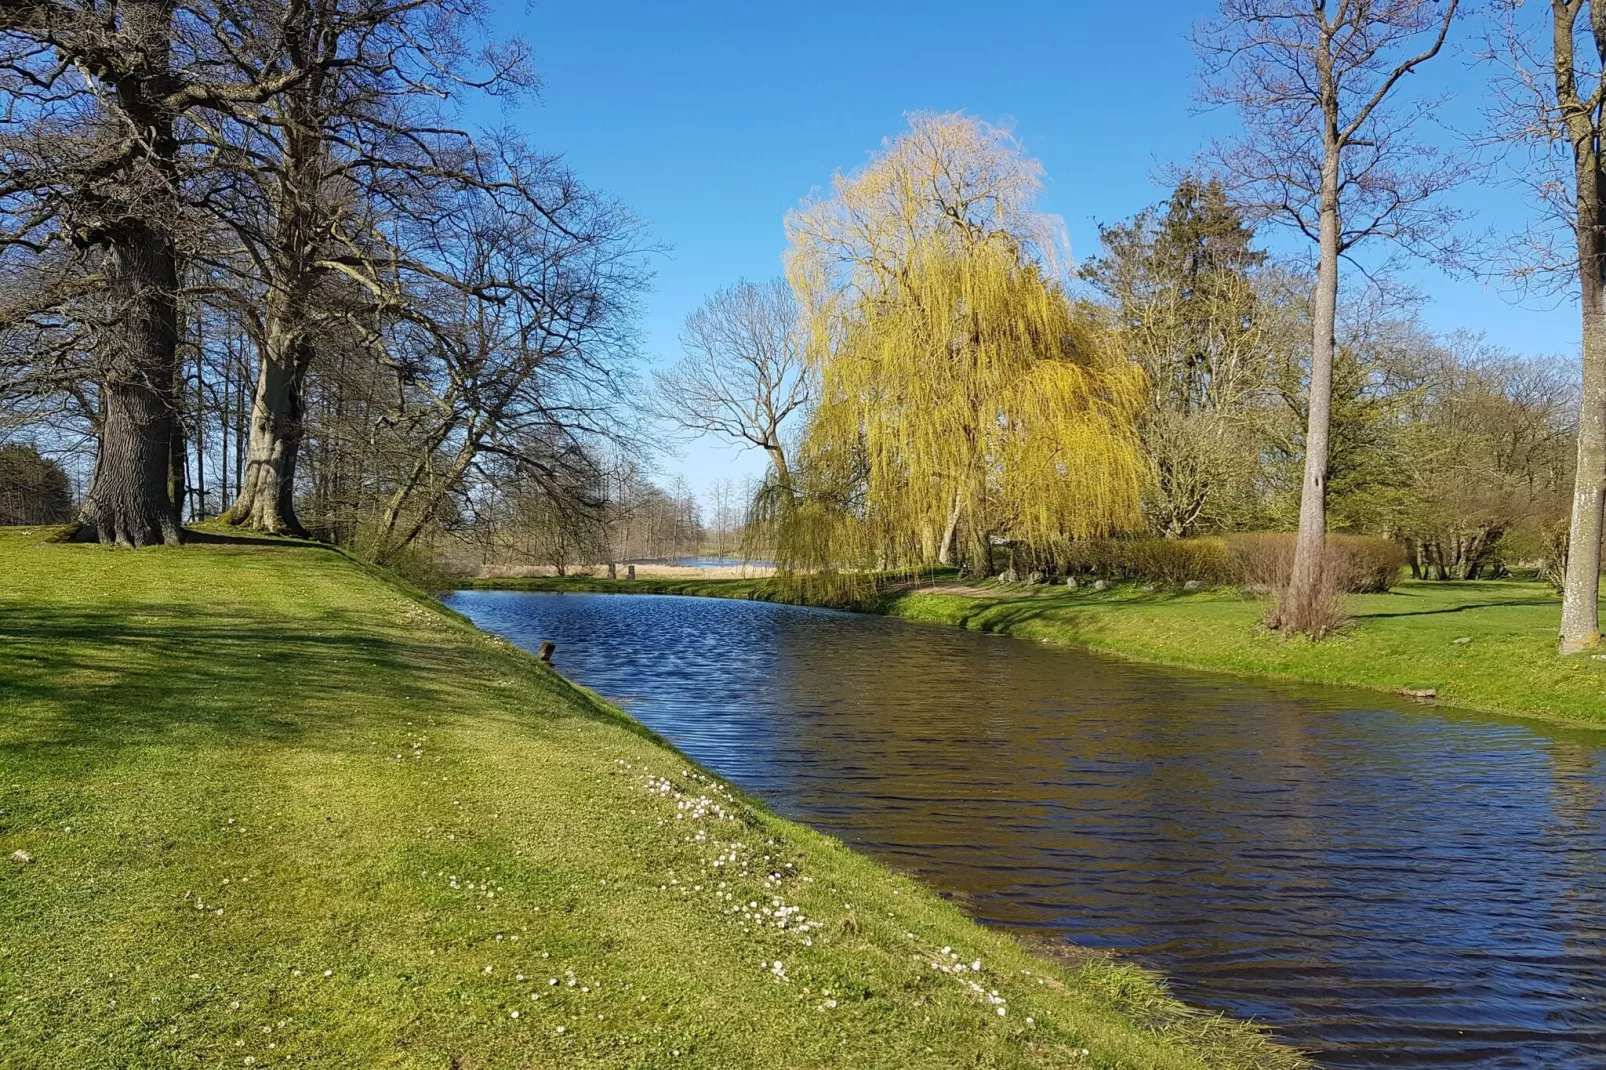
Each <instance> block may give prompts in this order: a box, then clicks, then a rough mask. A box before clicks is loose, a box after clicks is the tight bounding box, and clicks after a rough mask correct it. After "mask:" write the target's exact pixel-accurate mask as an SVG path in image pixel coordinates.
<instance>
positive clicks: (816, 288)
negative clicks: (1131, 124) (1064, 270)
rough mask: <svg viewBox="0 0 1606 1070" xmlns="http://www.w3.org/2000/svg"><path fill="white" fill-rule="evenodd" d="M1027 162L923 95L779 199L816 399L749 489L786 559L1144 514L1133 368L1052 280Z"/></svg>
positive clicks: (953, 552)
mask: <svg viewBox="0 0 1606 1070" xmlns="http://www.w3.org/2000/svg"><path fill="white" fill-rule="evenodd" d="M1040 187H1041V169H1040V167H1039V165H1038V164H1037V163H1036V161H1034V160H1031V159H1030V158H1029V157H1027V156H1025V154H1024V153H1023V152H1022V151H1021V149H1020V146H1019V144H1018V143H1017V142H1016V141H1015V140H1014V138H1013V137H1011V136H1010V134H1009V132H1008V131H1007V130H1003V129H1000V128H998V127H994V126H990V125H988V124H986V123H982V122H980V121H978V120H975V119H972V118H970V117H967V116H964V115H955V114H950V115H916V116H914V117H912V119H911V123H910V130H909V131H908V132H907V133H906V134H904V135H902V136H901V137H899V138H897V139H895V140H893V141H890V142H888V143H887V144H886V145H885V146H884V148H883V150H882V152H881V153H879V154H878V155H877V156H875V157H874V158H873V159H872V160H871V161H870V163H869V164H868V165H867V166H866V167H865V168H864V169H863V170H862V171H860V172H859V173H857V174H856V175H853V176H846V177H844V176H838V178H837V180H836V182H835V185H834V187H833V191H832V196H831V197H830V198H829V199H819V200H814V201H811V202H808V203H806V204H805V205H804V206H803V208H801V209H800V210H799V211H797V212H795V213H793V214H792V215H791V216H790V217H788V220H787V228H788V232H789V237H790V241H791V247H790V251H789V257H788V276H789V278H790V279H791V282H792V285H793V288H794V290H795V291H796V293H797V296H798V300H799V305H800V307H801V308H802V310H803V313H804V325H805V329H806V332H807V339H806V353H807V358H808V362H809V366H810V369H811V371H812V373H813V374H814V376H815V377H816V379H817V382H818V401H817V402H816V405H815V408H814V410H813V412H812V414H811V417H810V420H809V423H808V426H807V428H806V430H805V433H804V437H803V441H802V443H801V450H800V452H799V461H800V464H799V471H798V473H797V474H796V476H795V478H794V480H793V486H791V487H790V488H779V487H776V488H771V489H770V491H769V492H768V494H767V496H766V497H765V498H764V499H762V501H761V504H762V506H763V512H764V513H765V515H766V516H767V517H768V518H769V519H770V520H771V521H772V524H773V530H774V533H775V539H776V545H777V551H778V557H779V560H780V563H781V564H782V566H783V568H785V569H786V570H788V571H791V572H802V573H822V572H823V573H827V574H840V572H841V570H844V569H846V570H848V573H849V574H850V575H851V574H853V573H855V572H862V571H863V570H865V569H870V568H877V569H887V568H899V567H905V566H911V565H919V564H926V563H930V562H933V561H940V562H944V563H949V562H952V561H955V560H957V559H958V558H959V557H961V556H962V557H963V560H964V562H965V564H966V565H967V567H969V568H970V569H971V570H972V571H974V572H977V573H981V574H985V573H986V572H988V571H990V570H991V554H990V545H991V541H992V539H993V538H994V537H1001V538H1004V539H1007V540H1010V541H1012V542H1019V543H1024V544H1027V545H1029V546H1031V547H1033V548H1034V549H1039V550H1046V549H1048V548H1049V547H1050V546H1052V545H1053V544H1054V543H1055V542H1056V541H1058V540H1063V539H1068V538H1076V537H1084V536H1091V535H1099V534H1106V533H1108V532H1110V531H1112V530H1115V529H1121V528H1126V527H1129V526H1131V525H1133V524H1134V523H1135V522H1137V520H1138V519H1139V493H1140V490H1141V488H1142V485H1143V482H1144V479H1145V477H1146V462H1145V461H1144V459H1143V456H1142V454H1141V451H1140V450H1139V448H1138V444H1137V438H1136V435H1135V433H1134V430H1133V423H1134V418H1135V415H1136V414H1137V412H1138V411H1139V410H1140V409H1141V407H1142V405H1143V404H1144V398H1145V381H1144V378H1143V373H1142V372H1141V370H1139V369H1138V368H1137V367H1136V366H1134V365H1132V364H1131V363H1129V362H1127V361H1126V360H1124V359H1123V358H1122V357H1121V356H1120V355H1119V353H1118V352H1117V351H1116V350H1115V348H1114V347H1113V346H1112V344H1111V337H1112V336H1111V335H1110V333H1109V331H1108V330H1107V329H1106V328H1105V327H1103V326H1102V325H1101V323H1100V322H1099V321H1098V319H1097V318H1096V317H1095V315H1094V314H1093V313H1091V312H1090V311H1088V310H1087V309H1085V308H1083V307H1080V306H1078V305H1077V304H1075V303H1073V302H1072V301H1071V300H1070V299H1069V298H1068V296H1067V295H1066V293H1065V292H1064V290H1063V288H1062V287H1061V285H1060V284H1059V282H1058V281H1057V257H1056V255H1055V254H1056V250H1057V248H1058V247H1059V244H1060V243H1059V240H1058V224H1057V221H1055V220H1053V219H1052V218H1051V217H1048V216H1045V215H1041V214H1039V213H1037V212H1036V211H1035V210H1034V208H1033V204H1034V202H1035V200H1036V197H1037V195H1038V192H1039V191H1040Z"/></svg>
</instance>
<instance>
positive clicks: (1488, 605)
mask: <svg viewBox="0 0 1606 1070" xmlns="http://www.w3.org/2000/svg"><path fill="white" fill-rule="evenodd" d="M1560 605H1561V599H1559V598H1513V599H1504V600H1502V601H1498V602H1466V603H1463V604H1461V605H1458V606H1443V607H1441V608H1439V609H1402V610H1399V611H1398V612H1393V613H1351V614H1350V616H1352V617H1354V618H1355V619H1356V620H1363V619H1364V620H1384V619H1387V618H1389V617H1436V616H1443V615H1444V614H1446V613H1475V612H1477V611H1478V610H1480V609H1502V608H1504V609H1510V608H1523V609H1538V608H1541V607H1544V606H1560Z"/></svg>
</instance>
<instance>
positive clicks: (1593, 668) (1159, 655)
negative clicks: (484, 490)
mask: <svg viewBox="0 0 1606 1070" xmlns="http://www.w3.org/2000/svg"><path fill="white" fill-rule="evenodd" d="M481 585H484V586H493V585H494V586H523V587H527V588H531V589H567V590H621V591H653V592H662V593H672V594H712V595H725V596H727V597H763V596H764V595H765V593H766V589H765V584H764V581H761V580H760V581H753V580H703V581H659V580H637V581H634V582H630V581H622V580H621V581H617V582H610V581H607V580H588V579H565V580H525V581H502V582H500V583H498V582H495V581H487V582H484V583H482V584H481ZM983 590H985V592H986V593H985V594H953V593H940V591H941V588H940V587H939V588H938V589H937V592H936V593H934V592H932V591H929V590H920V589H915V590H909V591H900V592H896V593H892V594H889V595H888V596H887V597H886V598H884V599H883V601H882V602H881V603H880V605H879V606H878V609H879V610H880V611H881V612H885V613H889V614H891V615H893V616H898V617H904V618H908V619H910V620H920V621H930V622H935V623H942V624H949V625H956V626H958V627H962V628H972V629H977V630H981V631H994V632H1004V633H1007V634H1010V635H1017V636H1021V637H1022V638H1027V639H1039V640H1046V641H1050V642H1062V643H1072V644H1076V645H1079V646H1086V647H1090V648H1093V649H1096V650H1102V651H1106V652H1109V653H1113V654H1120V655H1123V656H1126V657H1133V658H1140V659H1142V660H1145V661H1152V662H1159V663H1163V664H1168V665H1179V666H1186V667H1189V668H1197V669H1211V670H1220V671H1224V672H1232V673H1240V674H1245V675H1256V676H1272V677H1283V678H1288V679H1296V680H1307V681H1314V682H1320V683H1336V684H1349V685H1354V686H1359V687H1370V688H1377V689H1380V690H1385V691H1400V690H1402V689H1407V688H1410V689H1419V688H1433V689H1435V690H1436V691H1437V692H1438V695H1439V701H1441V702H1444V703H1447V704H1450V705H1456V706H1464V707H1467V708H1470V709H1482V710H1492V711H1496V712H1502V713H1512V714H1518V715H1522V716H1529V717H1539V718H1543V719H1546V720H1554V721H1561V722H1568V723H1577V724H1594V725H1603V726H1606V661H1597V660H1595V659H1594V658H1593V657H1591V656H1590V655H1588V654H1580V655H1575V656H1573V657H1569V658H1560V657H1558V656H1557V655H1556V631H1557V627H1558V624H1559V622H1560V619H1561V600H1560V597H1559V596H1558V595H1556V594H1555V593H1554V592H1553V591H1552V590H1551V589H1550V588H1549V587H1548V586H1545V585H1543V584H1539V583H1521V582H1516V581H1490V582H1465V583H1454V582H1452V583H1435V582H1407V583H1402V584H1401V585H1400V586H1398V587H1396V588H1395V589H1394V590H1393V591H1391V592H1389V593H1388V594H1374V595H1355V596H1352V598H1351V599H1350V605H1349V609H1350V612H1351V613H1352V614H1353V616H1354V618H1355V623H1354V624H1353V626H1351V627H1350V628H1348V629H1346V630H1345V631H1344V632H1343V633H1341V634H1340V635H1338V636H1336V637H1334V638H1331V639H1328V640H1326V641H1324V642H1320V643H1311V642H1307V641H1305V640H1303V639H1292V640H1290V639H1284V638H1283V637H1281V636H1279V635H1276V634H1274V633H1268V632H1265V631H1264V630H1263V629H1260V628H1258V627H1257V624H1258V622H1259V620H1260V616H1261V613H1262V612H1263V610H1264V605H1263V603H1262V602H1260V601H1258V600H1255V599H1252V598H1248V597H1245V596H1243V595H1241V594H1239V593H1238V592H1236V591H1232V590H1214V591H1199V592H1195V593H1192V594H1182V593H1180V592H1176V591H1166V590H1160V591H1152V592H1150V591H1145V590H1143V589H1142V588H1140V587H1137V586H1129V585H1121V586H1117V587H1114V588H1111V589H1110V590H1107V591H1094V590H1093V589H1092V588H1091V587H1082V588H1079V589H1077V590H1074V591H1072V590H1067V589H1065V588H1064V587H1052V588H1049V587H1036V588H1028V587H1014V588H1004V587H1000V586H998V585H997V584H996V583H989V584H986V585H984V587H983ZM1457 639H1466V640H1470V641H1468V642H1464V643H1457V642H1456V640H1457Z"/></svg>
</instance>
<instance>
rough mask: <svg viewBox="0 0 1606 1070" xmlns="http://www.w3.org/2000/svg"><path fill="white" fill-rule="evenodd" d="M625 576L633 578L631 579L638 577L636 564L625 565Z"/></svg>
mask: <svg viewBox="0 0 1606 1070" xmlns="http://www.w3.org/2000/svg"><path fill="white" fill-rule="evenodd" d="M625 578H626V579H631V580H633V579H635V578H636V566H635V565H626V566H625Z"/></svg>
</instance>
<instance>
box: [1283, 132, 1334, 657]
mask: <svg viewBox="0 0 1606 1070" xmlns="http://www.w3.org/2000/svg"><path fill="white" fill-rule="evenodd" d="M1338 151H1339V150H1338V147H1337V145H1336V144H1335V143H1333V142H1332V141H1329V144H1328V147H1327V154H1326V159H1325V160H1324V161H1323V165H1322V200H1321V232H1320V239H1321V249H1320V262H1319V263H1318V265H1317V271H1316V294H1315V300H1314V301H1313V303H1312V308H1311V359H1310V411H1309V413H1308V415H1307V418H1306V424H1305V482H1304V485H1303V487H1302V488H1301V491H1300V499H1299V533H1298V535H1297V536H1296V537H1295V540H1294V567H1293V573H1292V575H1291V576H1290V577H1289V582H1288V591H1287V592H1286V593H1285V594H1284V596H1283V605H1282V607H1281V611H1280V613H1279V616H1280V618H1281V621H1280V622H1281V624H1282V625H1283V626H1284V627H1285V628H1289V629H1291V630H1294V631H1304V630H1306V629H1307V628H1308V627H1309V625H1310V623H1311V621H1312V615H1313V611H1314V610H1315V608H1316V606H1317V604H1318V603H1319V602H1320V600H1321V597H1322V564H1323V559H1324V558H1325V556H1326V546H1327V431H1328V424H1329V422H1330V420H1331V415H1332V407H1333V348H1334V337H1333V336H1334V330H1335V322H1336V320H1337V314H1338V242H1339V219H1338Z"/></svg>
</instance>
